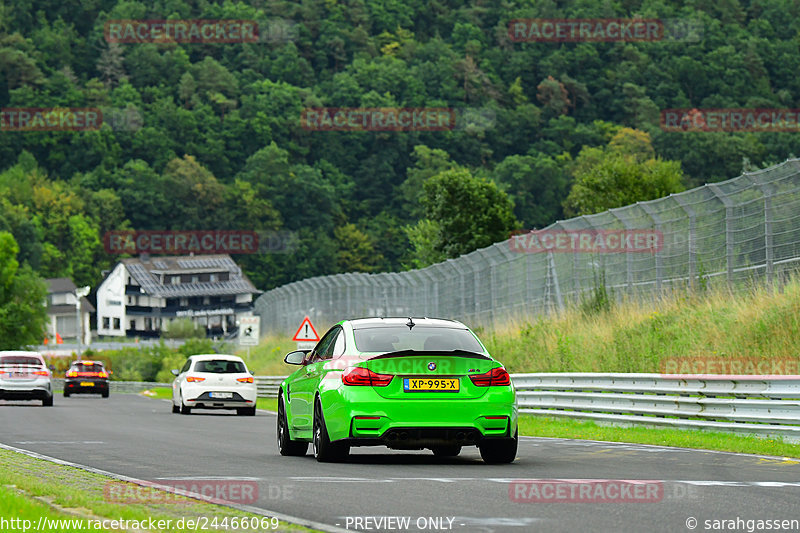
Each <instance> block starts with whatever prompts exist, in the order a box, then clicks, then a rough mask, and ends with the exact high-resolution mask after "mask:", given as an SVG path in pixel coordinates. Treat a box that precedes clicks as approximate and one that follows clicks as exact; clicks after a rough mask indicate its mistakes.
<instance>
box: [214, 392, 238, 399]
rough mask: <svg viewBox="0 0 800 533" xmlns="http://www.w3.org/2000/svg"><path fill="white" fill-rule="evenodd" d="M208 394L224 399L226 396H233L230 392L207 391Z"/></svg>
mask: <svg viewBox="0 0 800 533" xmlns="http://www.w3.org/2000/svg"><path fill="white" fill-rule="evenodd" d="M208 396H209V397H211V398H219V399H220V400H224V399H226V398H233V393H232V392H209V393H208Z"/></svg>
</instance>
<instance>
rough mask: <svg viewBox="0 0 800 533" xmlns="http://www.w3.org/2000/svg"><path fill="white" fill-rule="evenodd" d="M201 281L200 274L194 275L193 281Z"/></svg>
mask: <svg viewBox="0 0 800 533" xmlns="http://www.w3.org/2000/svg"><path fill="white" fill-rule="evenodd" d="M199 281H200V276H192V283H197V282H199Z"/></svg>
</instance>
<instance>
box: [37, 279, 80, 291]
mask: <svg viewBox="0 0 800 533" xmlns="http://www.w3.org/2000/svg"><path fill="white" fill-rule="evenodd" d="M45 281H47V291H48V292H51V293H53V292H75V289H77V288H78V287H77V286H76V285H75V282H74V281H72V280H71V279H70V278H49V279H47V280H45Z"/></svg>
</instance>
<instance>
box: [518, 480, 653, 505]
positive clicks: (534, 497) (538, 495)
mask: <svg viewBox="0 0 800 533" xmlns="http://www.w3.org/2000/svg"><path fill="white" fill-rule="evenodd" d="M508 497H509V499H510V500H511V501H512V502H515V503H656V502H660V501H662V500H663V499H664V484H663V482H661V481H653V480H643V479H627V480H626V479H528V480H526V479H519V480H516V481H513V482H511V484H509V486H508Z"/></svg>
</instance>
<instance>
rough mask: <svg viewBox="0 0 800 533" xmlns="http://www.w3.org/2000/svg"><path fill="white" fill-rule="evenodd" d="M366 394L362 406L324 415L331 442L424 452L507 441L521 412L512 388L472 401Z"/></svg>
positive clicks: (351, 404) (361, 397)
mask: <svg viewBox="0 0 800 533" xmlns="http://www.w3.org/2000/svg"><path fill="white" fill-rule="evenodd" d="M363 392H366V391H363ZM363 392H362V391H359V393H358V395H359V398H358V401H349V402H341V403H338V407H339V408H338V409H337V408H336V405H334V406H331V408H330V409H326V410H325V422H326V425H327V426H328V432H329V434H330V438H331V440H342V441H347V442H348V443H349V444H350V445H351V446H375V445H385V446H389V447H390V448H400V449H402V448H409V449H420V448H426V447H431V446H446V445H461V446H472V445H477V444H480V443H481V442H483V441H485V440H487V439H508V438H512V437H513V435H514V433H515V432H516V430H517V416H518V411H517V406H516V402H515V395H514V391H513V389H510V388H498V389H497V390H490V391H487V392H486V394H485V395H483V396H482V397H480V398H475V399H468V400H465V399H460V400H445V399H442V400H425V401H417V400H413V401H403V400H398V399H386V398H383V397H381V396H379V395H378V394H376V393H374V391H369V392H367V394H366V396H367V397H366V398H365V395H364V394H363ZM365 400H367V401H365ZM329 420H330V422H329Z"/></svg>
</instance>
